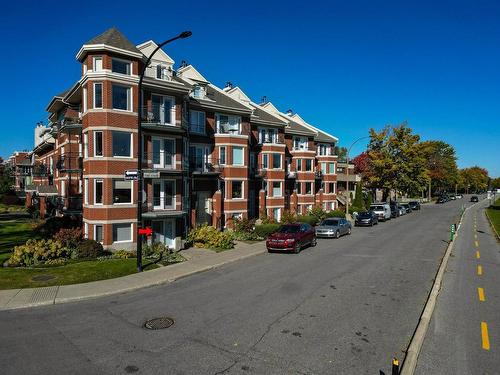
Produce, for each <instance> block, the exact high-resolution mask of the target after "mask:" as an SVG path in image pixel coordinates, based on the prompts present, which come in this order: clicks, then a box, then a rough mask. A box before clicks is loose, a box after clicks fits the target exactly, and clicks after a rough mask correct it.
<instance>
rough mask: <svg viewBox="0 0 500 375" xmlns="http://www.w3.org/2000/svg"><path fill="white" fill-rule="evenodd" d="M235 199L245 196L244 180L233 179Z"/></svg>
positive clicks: (233, 195) (233, 196)
mask: <svg viewBox="0 0 500 375" xmlns="http://www.w3.org/2000/svg"><path fill="white" fill-rule="evenodd" d="M231 197H232V198H233V199H240V198H243V181H233V192H232V196H231Z"/></svg>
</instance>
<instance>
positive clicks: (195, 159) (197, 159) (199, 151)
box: [189, 146, 209, 172]
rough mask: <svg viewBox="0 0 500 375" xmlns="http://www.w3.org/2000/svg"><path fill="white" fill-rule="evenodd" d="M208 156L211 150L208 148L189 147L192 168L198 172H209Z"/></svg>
mask: <svg viewBox="0 0 500 375" xmlns="http://www.w3.org/2000/svg"><path fill="white" fill-rule="evenodd" d="M208 155H209V149H208V147H207V146H189V163H190V168H192V169H194V170H195V171H197V172H206V171H208V169H209V168H208V166H207V164H208Z"/></svg>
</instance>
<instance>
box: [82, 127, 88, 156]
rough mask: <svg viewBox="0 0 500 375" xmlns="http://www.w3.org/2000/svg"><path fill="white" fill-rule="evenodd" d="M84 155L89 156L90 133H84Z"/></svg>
mask: <svg viewBox="0 0 500 375" xmlns="http://www.w3.org/2000/svg"><path fill="white" fill-rule="evenodd" d="M83 157H84V158H88V157H89V135H88V134H87V133H84V134H83Z"/></svg>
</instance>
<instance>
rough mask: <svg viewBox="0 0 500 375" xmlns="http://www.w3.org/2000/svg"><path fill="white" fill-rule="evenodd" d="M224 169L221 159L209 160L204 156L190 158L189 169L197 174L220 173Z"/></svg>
mask: <svg viewBox="0 0 500 375" xmlns="http://www.w3.org/2000/svg"><path fill="white" fill-rule="evenodd" d="M223 169H224V166H223V165H220V163H219V160H215V161H214V160H212V161H207V160H206V157H204V156H192V157H190V158H189V170H190V171H191V172H193V173H196V174H202V173H203V174H204V173H207V174H219V173H221V172H222V170H223Z"/></svg>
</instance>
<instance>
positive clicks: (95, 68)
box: [92, 56, 102, 72]
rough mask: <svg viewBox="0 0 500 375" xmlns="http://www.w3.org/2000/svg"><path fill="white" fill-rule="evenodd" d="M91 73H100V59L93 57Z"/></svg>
mask: <svg viewBox="0 0 500 375" xmlns="http://www.w3.org/2000/svg"><path fill="white" fill-rule="evenodd" d="M92 65H93V71H94V72H100V71H101V70H102V57H100V56H99V57H94V61H93V63H92Z"/></svg>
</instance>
